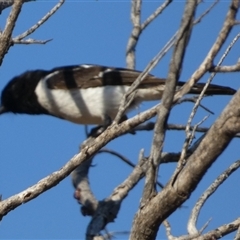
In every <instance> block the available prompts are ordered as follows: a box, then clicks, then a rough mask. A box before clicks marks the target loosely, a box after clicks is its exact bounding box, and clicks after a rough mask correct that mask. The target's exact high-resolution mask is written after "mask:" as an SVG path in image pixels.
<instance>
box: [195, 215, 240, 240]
mask: <svg viewBox="0 0 240 240" xmlns="http://www.w3.org/2000/svg"><path fill="white" fill-rule="evenodd" d="M239 226H240V218H238V219H236V220H235V221H233V222H231V223H228V224H225V225H222V226H221V227H218V228H217V229H214V230H212V231H209V232H208V233H206V234H203V235H201V236H199V237H196V238H193V240H212V239H219V238H222V237H224V236H225V235H227V234H229V233H231V232H234V231H236V230H237V229H238V228H239Z"/></svg>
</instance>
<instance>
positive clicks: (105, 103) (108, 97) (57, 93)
mask: <svg viewBox="0 0 240 240" xmlns="http://www.w3.org/2000/svg"><path fill="white" fill-rule="evenodd" d="M49 77H50V75H48V76H47V77H46V79H44V80H42V81H40V82H39V83H38V85H37V87H36V90H35V93H36V95H37V97H38V101H39V103H40V104H41V106H43V107H44V108H45V109H47V110H48V112H50V113H51V114H53V115H56V116H59V117H62V118H64V119H67V120H69V121H72V122H74V123H78V124H102V123H103V120H104V117H105V116H106V115H107V116H109V117H111V118H112V119H114V117H115V116H116V114H117V111H118V108H119V105H120V102H121V99H122V97H123V95H124V94H125V93H126V92H127V90H128V89H129V87H128V86H103V87H95V88H87V89H70V90H69V89H67V90H65V89H49V88H47V86H46V80H47V79H48V78H49Z"/></svg>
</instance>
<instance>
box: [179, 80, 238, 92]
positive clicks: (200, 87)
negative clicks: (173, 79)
mask: <svg viewBox="0 0 240 240" xmlns="http://www.w3.org/2000/svg"><path fill="white" fill-rule="evenodd" d="M183 85H184V82H179V83H178V86H179V87H181V86H183ZM204 86H205V83H196V84H195V85H194V86H193V87H192V89H191V90H190V92H189V93H191V94H200V93H201V92H202V90H203V88H204ZM235 93H236V90H235V89H233V88H230V87H226V86H220V85H215V84H210V85H209V86H208V88H207V90H206V92H205V95H233V94H235Z"/></svg>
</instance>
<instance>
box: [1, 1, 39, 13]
mask: <svg viewBox="0 0 240 240" xmlns="http://www.w3.org/2000/svg"><path fill="white" fill-rule="evenodd" d="M31 1H35V0H24V2H31ZM13 3H14V0H0V14H1V13H2V10H4V9H5V8H8V7H11V6H12V5H13Z"/></svg>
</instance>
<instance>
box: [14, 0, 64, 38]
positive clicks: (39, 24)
mask: <svg viewBox="0 0 240 240" xmlns="http://www.w3.org/2000/svg"><path fill="white" fill-rule="evenodd" d="M64 2H65V0H60V1H59V2H58V3H57V4H56V5H55V6H54V7H53V8H52V9H51V10H50V11H49V12H48V13H47V14H46V15H45V16H44V17H43V18H42V19H41V20H39V21H38V22H37V23H36V24H35V25H33V26H32V27H31V28H29V29H28V30H27V31H25V32H24V33H22V34H20V35H18V36H17V37H15V38H14V39H13V41H18V42H19V41H20V40H22V39H24V38H25V37H27V36H29V35H30V34H32V33H33V32H35V31H36V30H37V29H38V28H39V27H40V26H41V25H42V24H43V23H45V22H46V21H47V20H48V19H49V18H50V17H51V16H52V15H53V14H54V13H55V12H56V11H57V10H58V9H59V8H60V7H61V6H62V5H63V4H64Z"/></svg>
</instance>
